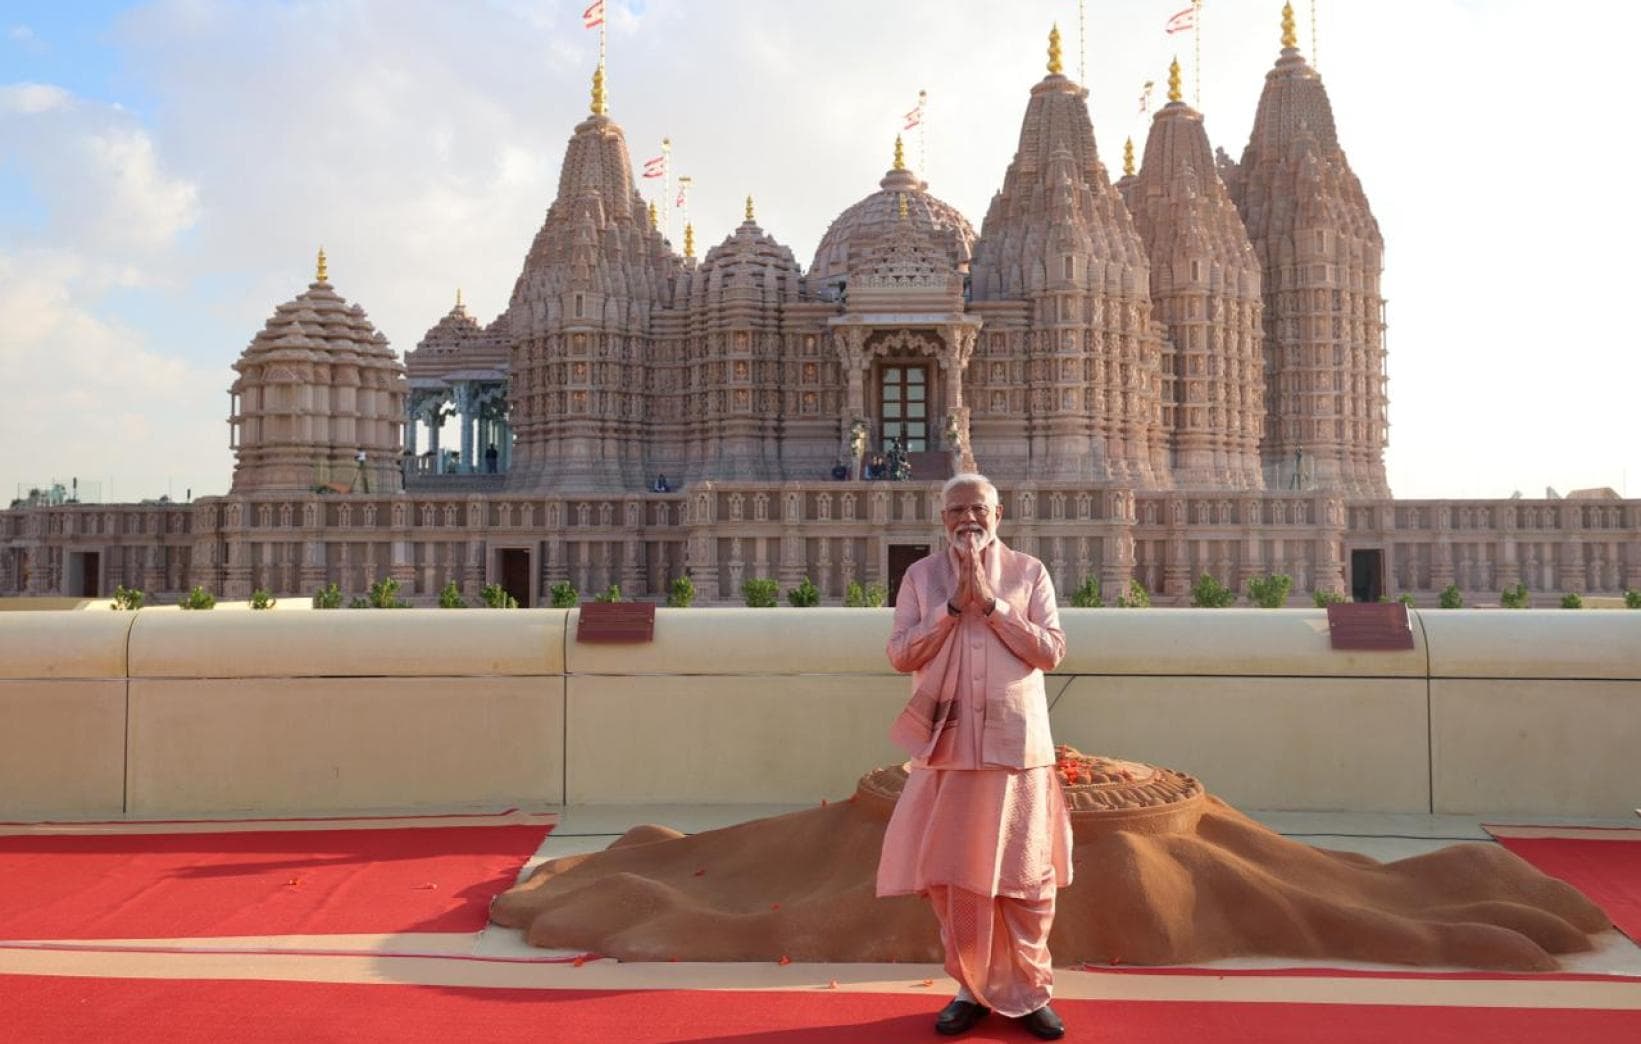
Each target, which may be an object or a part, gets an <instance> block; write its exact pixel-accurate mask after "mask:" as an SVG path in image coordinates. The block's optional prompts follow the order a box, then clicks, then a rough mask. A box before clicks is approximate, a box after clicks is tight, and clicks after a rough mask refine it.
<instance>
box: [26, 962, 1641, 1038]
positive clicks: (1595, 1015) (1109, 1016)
mask: <svg viewBox="0 0 1641 1044" xmlns="http://www.w3.org/2000/svg"><path fill="white" fill-rule="evenodd" d="M945 1000H946V998H945V997H944V996H938V995H934V994H930V995H929V996H926V997H925V996H907V995H905V994H866V993H832V992H828V991H820V990H818V991H810V992H803V993H796V992H794V993H757V992H730V991H704V990H697V991H654V992H649V991H646V992H633V993H623V992H619V991H598V992H593V991H580V990H574V991H572V990H542V991H536V990H485V989H451V988H434V987H418V986H396V985H395V986H382V985H375V986H373V985H359V984H338V983H279V982H225V981H196V980H183V981H175V980H165V979H84V978H58V977H51V976H24V975H17V976H5V975H0V1013H4V1015H3V1021H4V1025H5V1029H6V1039H7V1040H8V1041H18V1042H23V1041H26V1042H30V1044H35V1042H41V1044H48V1042H58V1041H62V1042H69V1041H86V1040H120V1041H123V1042H127V1044H144V1042H166V1044H173V1042H174V1044H185V1042H189V1041H210V1042H212V1044H216V1042H219V1041H224V1040H233V1041H280V1042H285V1041H293V1040H304V1041H307V1040H311V1041H399V1042H405V1044H415V1042H426V1044H450V1042H451V1041H463V1042H466V1041H491V1040H494V1041H516V1040H529V1041H541V1042H551V1044H567V1042H582V1041H586V1042H596V1044H660V1042H677V1041H722V1042H735V1044H823V1042H824V1044H859V1042H879V1041H904V1040H938V1039H941V1038H939V1037H937V1036H936V1035H935V1033H934V1029H933V1026H932V1023H933V1019H934V1012H935V1010H936V1009H937V1008H938V1007H939V1006H940V1004H941V1003H943V1002H944V1001H945ZM1055 1008H1056V1010H1058V1011H1059V1012H1060V1013H1061V1015H1062V1016H1063V1017H1064V1018H1065V1020H1066V1024H1067V1027H1068V1032H1067V1033H1066V1037H1065V1039H1066V1040H1067V1041H1068V1042H1075V1041H1138V1040H1143V1041H1146V1042H1148V1044H1159V1042H1168V1041H1182V1042H1188V1044H1233V1042H1234V1044H1248V1042H1251V1041H1257V1042H1260V1044H1283V1042H1289V1041H1291V1042H1294V1044H1314V1042H1316V1041H1326V1042H1328V1044H1357V1042H1360V1044H1369V1042H1371V1044H1382V1042H1385V1041H1396V1042H1398V1044H1477V1042H1486V1044H1546V1042H1552V1041H1578V1042H1580V1044H1605V1042H1609V1041H1611V1042H1617V1041H1635V1040H1641V1012H1633V1011H1587V1010H1574V1009H1536V1008H1436V1007H1415V1006H1407V1007H1387V1006H1373V1005H1339V1004H1254V1003H1220V1002H1213V1003H1209V1002H1161V1001H1145V1002H1133V1001H1121V1002H1115V1001H1062V1002H1057V1003H1056V1005H1055ZM962 1039H963V1040H964V1041H967V1042H983V1041H1010V1042H1015V1041H1019V1042H1024V1041H1033V1040H1035V1039H1036V1038H1034V1037H1032V1036H1030V1035H1029V1034H1027V1033H1026V1032H1025V1031H1024V1030H1022V1029H1020V1028H1019V1027H1017V1026H1015V1025H1013V1024H1011V1023H1009V1022H1008V1021H1007V1020H1004V1019H999V1018H997V1017H996V1016H993V1017H991V1018H989V1019H987V1020H986V1021H985V1022H983V1023H981V1025H980V1027H979V1028H978V1029H976V1030H975V1031H974V1032H973V1033H970V1034H968V1035H966V1036H964V1037H963V1038H962Z"/></svg>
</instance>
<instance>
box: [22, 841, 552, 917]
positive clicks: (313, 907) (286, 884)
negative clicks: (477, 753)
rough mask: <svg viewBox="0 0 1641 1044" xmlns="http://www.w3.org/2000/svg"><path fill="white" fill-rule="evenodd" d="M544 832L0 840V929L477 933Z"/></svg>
mask: <svg viewBox="0 0 1641 1044" xmlns="http://www.w3.org/2000/svg"><path fill="white" fill-rule="evenodd" d="M547 830H548V828H547V827H545V826H543V825H540V824H533V825H528V826H474V827H422V828H413V827H407V828H395V829H385V830H293V831H254V832H244V833H211V834H135V835H103V836H64V835H53V836H12V837H0V882H4V887H0V939H131V938H137V939H148V938H199V937H204V936H220V935H297V934H302V935H306V934H343V933H366V934H378V933H389V932H412V931H414V932H476V931H479V930H480V929H482V928H483V927H484V925H485V922H486V919H487V914H488V911H489V903H490V899H491V897H492V896H494V895H495V894H496V893H498V892H501V891H504V890H505V889H507V888H508V887H509V886H511V885H512V883H513V881H514V879H515V878H516V876H517V874H518V871H519V868H520V867H522V866H523V865H524V861H525V860H526V859H528V858H529V857H530V856H531V854H532V853H534V852H535V850H536V848H537V847H538V846H540V844H541V841H542V838H543V837H544V836H546V833H547Z"/></svg>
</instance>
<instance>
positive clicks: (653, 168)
mask: <svg viewBox="0 0 1641 1044" xmlns="http://www.w3.org/2000/svg"><path fill="white" fill-rule="evenodd" d="M644 176H645V177H646V178H664V177H666V176H667V154H666V153H664V152H663V153H662V154H661V155H659V156H655V157H653V158H651V159H647V160H645V161H644Z"/></svg>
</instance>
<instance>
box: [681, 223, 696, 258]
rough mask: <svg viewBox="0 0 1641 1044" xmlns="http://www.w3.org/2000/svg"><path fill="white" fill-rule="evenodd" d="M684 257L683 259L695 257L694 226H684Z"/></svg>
mask: <svg viewBox="0 0 1641 1044" xmlns="http://www.w3.org/2000/svg"><path fill="white" fill-rule="evenodd" d="M684 256H685V257H694V256H695V226H694V225H685V226H684Z"/></svg>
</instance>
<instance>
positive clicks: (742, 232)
mask: <svg viewBox="0 0 1641 1044" xmlns="http://www.w3.org/2000/svg"><path fill="white" fill-rule="evenodd" d="M750 203H751V201H750V200H748V204H749V205H750ZM801 278H802V273H801V272H800V271H799V269H798V261H797V258H795V257H793V255H792V249H791V248H790V247H787V246H784V245H782V244H781V243H779V242H777V241H776V239H775V237H773V236H771V235H770V234H769V233H767V232H765V231H764V230H763V229H762V228H760V227H759V225H758V223H757V221H756V220H755V219H754V218H752V217H750V216H749V217H748V218H747V219H746V220H745V221H743V222H741V224H740V227H738V228H736V229H735V231H734V232H732V233H730V234H729V235H728V236H727V237H725V239H724V241H723V242H722V243H719V244H718V245H717V246H715V247H713V248H712V249H711V250H708V251H707V256H706V257H705V258H703V259H702V260H701V265H700V267H699V268H698V269H697V270H696V272H695V274H694V278H693V279H692V280H691V290H692V294H691V296H692V297H693V298H695V299H696V300H700V299H702V298H705V299H707V300H721V299H723V298H724V297H725V296H726V295H728V296H736V295H735V294H734V291H742V292H743V293H744V292H750V293H751V295H753V296H754V297H756V298H758V299H760V300H763V301H765V302H767V303H774V302H776V301H796V300H797V299H798V295H799V292H800V282H801Z"/></svg>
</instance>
